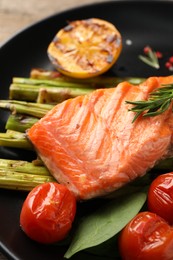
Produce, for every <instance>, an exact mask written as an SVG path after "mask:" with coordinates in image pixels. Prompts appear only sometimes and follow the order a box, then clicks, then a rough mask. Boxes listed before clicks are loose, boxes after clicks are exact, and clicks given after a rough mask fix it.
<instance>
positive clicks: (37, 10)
mask: <svg viewBox="0 0 173 260" xmlns="http://www.w3.org/2000/svg"><path fill="white" fill-rule="evenodd" d="M103 1H104V0H94V1H93V0H28V1H25V0H0V46H1V45H3V44H4V43H5V42H6V41H8V39H10V38H11V37H12V36H13V35H15V34H16V33H18V32H19V31H21V30H23V29H25V28H26V27H27V26H29V25H31V24H33V23H35V22H37V21H39V20H41V19H43V18H45V17H47V16H49V15H53V14H55V13H59V12H61V11H64V10H67V9H70V8H73V7H77V6H82V5H86V4H90V3H93V2H94V3H96V2H103ZM5 259H7V258H6V257H5V256H4V255H3V254H2V253H1V252H0V260H5Z"/></svg>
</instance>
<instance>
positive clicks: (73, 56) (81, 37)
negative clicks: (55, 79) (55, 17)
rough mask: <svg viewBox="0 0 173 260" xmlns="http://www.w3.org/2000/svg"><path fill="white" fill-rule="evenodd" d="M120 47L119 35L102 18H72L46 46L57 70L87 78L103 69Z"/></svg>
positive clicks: (110, 64)
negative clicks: (74, 19)
mask: <svg viewBox="0 0 173 260" xmlns="http://www.w3.org/2000/svg"><path fill="white" fill-rule="evenodd" d="M121 50H122V37H121V34H120V32H119V31H118V30H117V29H116V27H115V26H114V25H113V24H112V23H110V22H108V21H105V20H102V19H97V18H91V19H86V20H76V21H72V22H69V24H68V25H67V26H66V27H64V28H62V29H61V30H59V31H58V33H57V34H56V36H55V37H54V39H53V40H52V42H51V43H50V44H49V46H48V56H49V58H50V60H51V62H52V63H53V64H54V66H55V67H56V68H57V70H59V71H60V72H61V73H63V74H65V75H67V76H70V77H74V78H89V77H94V76H97V75H100V74H102V73H104V72H105V71H107V70H108V69H109V68H110V67H112V66H113V64H114V63H115V62H116V61H117V59H118V57H119V55H120V53H121Z"/></svg>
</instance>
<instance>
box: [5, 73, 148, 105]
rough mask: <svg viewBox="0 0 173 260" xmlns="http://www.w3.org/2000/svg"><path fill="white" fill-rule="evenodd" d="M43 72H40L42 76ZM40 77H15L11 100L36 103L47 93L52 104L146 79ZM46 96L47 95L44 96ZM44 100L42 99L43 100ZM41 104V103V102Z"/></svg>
mask: <svg viewBox="0 0 173 260" xmlns="http://www.w3.org/2000/svg"><path fill="white" fill-rule="evenodd" d="M41 73H42V74H43V72H40V74H41ZM46 73H47V74H46V75H44V76H42V75H40V76H38V75H37V78H19V77H14V78H13V82H12V84H11V85H10V98H11V99H16V100H25V101H35V102H37V100H38V99H39V95H41V94H42V93H43V92H44V93H47V94H46V95H47V96H48V98H46V99H43V101H44V102H46V100H48V102H49V103H50V101H51V103H58V102H62V101H63V100H65V99H67V98H73V97H76V96H79V95H85V94H88V93H91V92H92V91H93V90H94V89H96V88H106V87H113V86H116V85H117V84H118V83H120V82H122V81H129V82H130V83H132V84H139V83H141V82H142V81H144V78H119V77H105V76H100V77H94V78H90V79H85V80H83V79H72V78H69V77H64V76H59V77H56V78H54V79H53V78H52V76H51V73H52V72H46ZM44 95H45V94H44ZM41 100H42V99H41ZM39 102H40V101H39Z"/></svg>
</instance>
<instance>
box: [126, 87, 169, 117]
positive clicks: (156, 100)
mask: <svg viewBox="0 0 173 260" xmlns="http://www.w3.org/2000/svg"><path fill="white" fill-rule="evenodd" d="M172 99H173V84H168V85H163V87H160V88H157V89H156V90H154V91H153V92H151V93H150V95H149V98H148V100H141V101H126V103H127V104H131V105H134V106H133V107H132V108H130V109H129V111H133V112H136V114H135V116H134V118H133V121H132V122H134V121H135V120H136V119H137V118H138V117H139V116H140V115H141V114H142V116H143V117H152V116H157V115H160V114H162V113H163V112H165V111H166V110H167V109H168V108H169V106H170V104H171V102H172Z"/></svg>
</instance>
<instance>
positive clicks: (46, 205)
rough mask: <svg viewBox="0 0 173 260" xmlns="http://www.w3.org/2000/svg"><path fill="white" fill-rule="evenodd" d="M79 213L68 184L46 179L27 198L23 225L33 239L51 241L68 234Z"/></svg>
mask: <svg viewBox="0 0 173 260" xmlns="http://www.w3.org/2000/svg"><path fill="white" fill-rule="evenodd" d="M75 214H76V198H75V196H74V195H73V194H72V193H71V192H70V191H69V190H68V189H67V188H66V187H65V186H64V185H61V184H58V183H56V182H55V183H54V182H49V183H44V184H41V185H38V186H36V187H35V188H34V189H33V190H32V191H31V192H30V193H29V194H28V196H27V198H26V200H25V201H24V204H23V206H22V210H21V214H20V226H21V228H22V230H23V231H24V232H25V233H26V235H27V236H28V237H30V238H31V239H33V240H35V241H37V242H39V243H44V244H50V243H54V242H58V241H60V240H62V239H64V238H65V237H66V236H67V234H68V233H69V231H70V229H71V227H72V223H73V220H74V218H75Z"/></svg>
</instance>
